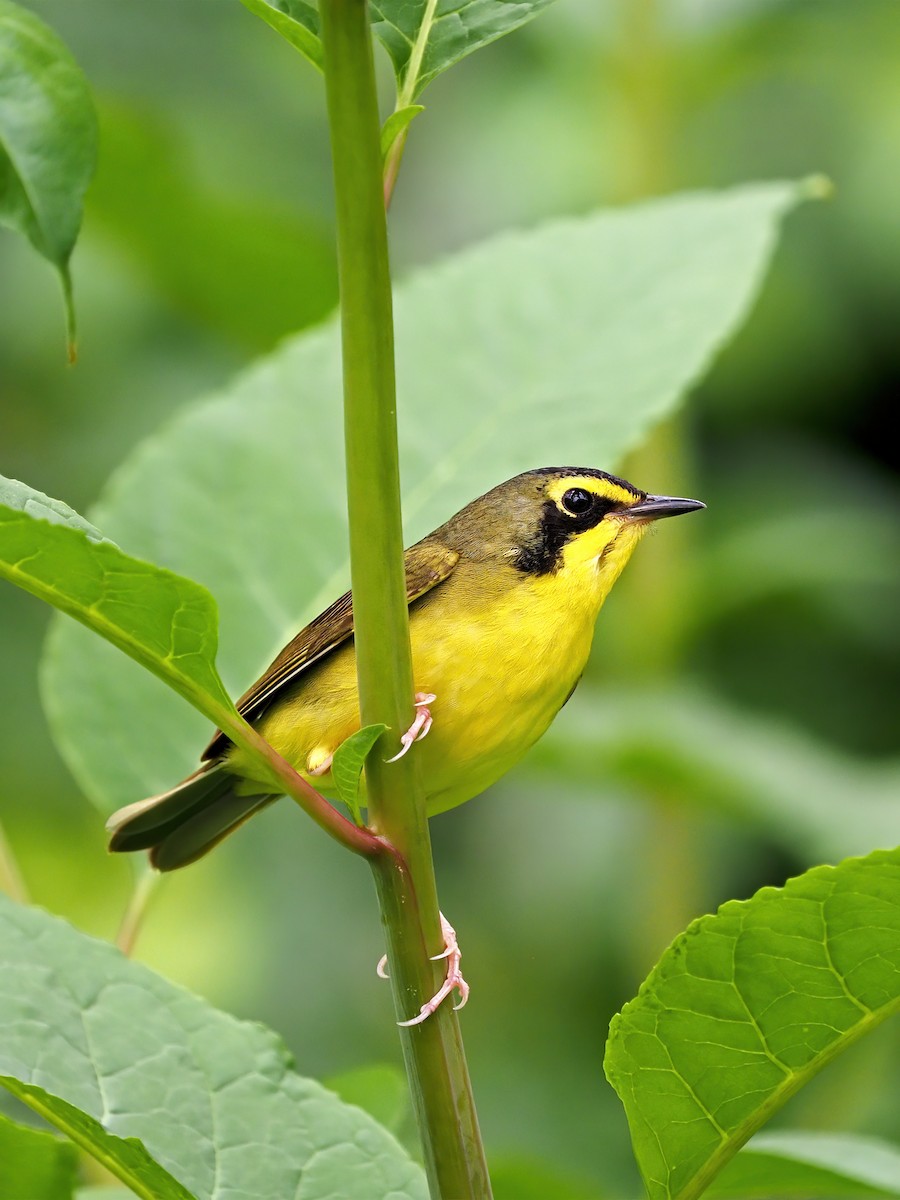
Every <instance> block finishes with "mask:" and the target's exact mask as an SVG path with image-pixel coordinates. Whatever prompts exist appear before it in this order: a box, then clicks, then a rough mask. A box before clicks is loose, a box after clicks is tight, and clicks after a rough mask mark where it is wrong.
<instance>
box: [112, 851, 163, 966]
mask: <svg viewBox="0 0 900 1200" xmlns="http://www.w3.org/2000/svg"><path fill="white" fill-rule="evenodd" d="M161 879H162V876H161V875H160V873H159V872H158V871H154V870H153V868H152V867H151V866H150V865H149V864H148V863H145V864H144V865H143V866H142V867H141V868H140V870H139V871H137V872H136V873H135V879H134V887H133V888H132V890H131V896H130V897H129V899H128V907H127V908H126V909H125V913H124V915H123V917H122V923H121V925H120V926H119V932H118V933H117V934H116V945H117V946H118V947H119V949H120V950H121V951H122V953H123V954H124V955H125V956H126V957H128V958H130V957H131V955H132V953H133V952H134V947H135V943H136V942H137V939H138V935H139V934H140V932H141V929H142V928H143V925H144V918H145V917H146V915H147V907H148V905H149V904H150V900H151V898H152V896H153V893H154V892H155V891H156V887H157V884H158V883H159V881H160V880H161Z"/></svg>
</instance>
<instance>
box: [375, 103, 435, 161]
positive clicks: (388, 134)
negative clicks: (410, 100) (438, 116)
mask: <svg viewBox="0 0 900 1200" xmlns="http://www.w3.org/2000/svg"><path fill="white" fill-rule="evenodd" d="M424 111H425V105H424V104H407V105H406V107H405V108H398V109H396V110H395V111H394V112H392V113H391V115H390V116H389V117H388V119H387V120H386V121H385V123H384V124H383V125H382V127H381V157H382V158H387V156H388V154H389V153H390V151H391V147H392V146H393V144H394V142H396V140H397V138H398V137H399V136H400V134H401V133H403V131H404V130H405V129H408V128H409V123H410V121H412V120H413V118H414V117H417V116H418V115H419V113H422V112H424Z"/></svg>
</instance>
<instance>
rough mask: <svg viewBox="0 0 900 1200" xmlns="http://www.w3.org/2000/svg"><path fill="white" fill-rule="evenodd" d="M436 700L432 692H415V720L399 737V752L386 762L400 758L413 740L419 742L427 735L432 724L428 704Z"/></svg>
mask: <svg viewBox="0 0 900 1200" xmlns="http://www.w3.org/2000/svg"><path fill="white" fill-rule="evenodd" d="M435 700H437V696H435V695H434V694H433V693H432V692H416V703H415V707H416V708H417V709H418V712H417V713H416V717H415V720H414V721H413V723H412V725H410V727H409V729H407V731H406V733H404V734H403V736H402V737H401V738H400V744H401V750H400V753H399V754H395V755H394V757H393V758H389V759H388V760H387V761H388V762H396V761H397V759H398V758H402V757H403V755H404V754H405V753H406V752H407V750H408V749H409V748H410V746H411V745H412V744H413V742H421V740H422V739H423V738H426V737H428V731H429V729H430V728H431V726H432V722H433V718H432V716H431V710H430V709H429V707H428V705H429V704H433V703H434V702H435Z"/></svg>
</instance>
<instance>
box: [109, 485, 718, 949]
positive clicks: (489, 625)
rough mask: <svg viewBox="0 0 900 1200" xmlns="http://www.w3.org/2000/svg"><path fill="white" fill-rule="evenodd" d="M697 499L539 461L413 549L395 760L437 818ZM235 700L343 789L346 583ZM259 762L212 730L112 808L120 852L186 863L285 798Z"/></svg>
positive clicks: (351, 708)
mask: <svg viewBox="0 0 900 1200" xmlns="http://www.w3.org/2000/svg"><path fill="white" fill-rule="evenodd" d="M702 508H705V505H704V504H703V503H702V502H701V501H699V500H689V499H685V498H683V497H677V496H663V495H655V494H652V493H648V492H645V491H643V490H642V489H641V488H638V487H635V486H634V484H631V483H628V482H627V481H626V480H624V479H621V478H619V477H617V476H615V475H612V474H609V473H608V472H606V471H601V470H597V469H595V468H591V467H539V468H537V469H535V470H531V471H525V472H523V473H522V474H520V475H516V476H515V477H514V478H512V479H509V480H507V481H506V482H504V483H501V484H499V485H498V486H497V487H494V488H492V489H491V490H490V491H488V492H486V493H485V494H484V495H483V496H479V497H478V498H477V499H476V500H473V501H472V502H471V503H470V504H467V505H466V506H465V508H463V509H461V510H460V511H459V512H458V513H456V515H455V516H453V517H451V518H450V519H449V520H448V521H447V522H445V523H444V524H443V525H441V526H440V527H439V528H438V529H436V530H435V531H434V532H433V533H431V534H429V535H428V536H427V537H425V538H423V539H422V540H421V541H419V542H417V543H416V544H415V545H413V546H411V547H410V548H409V549H408V550H407V551H406V552H405V555H404V562H405V570H406V594H407V602H408V605H409V633H410V643H411V649H412V663H413V681H414V686H415V706H416V718H415V720H414V722H413V724H412V725H411V727H410V728H409V729H408V730H406V731H404V732H403V733H402V736H401V750H400V754H399V755H397V756H396V757H400V756H401V755H403V754H405V753H407V752H408V751H409V750H410V749H411V747H412V746H413V745H414V744H415V745H416V751H415V752H416V753H417V754H418V755H420V763H421V777H422V779H423V780H424V787H425V795H426V806H427V813H428V815H429V816H433V815H435V814H437V813H441V812H444V811H446V810H448V809H451V808H454V807H456V806H457V805H459V804H462V803H463V802H464V801H467V800H470V799H471V798H473V797H474V796H477V795H480V794H481V793H482V792H484V791H485V790H486V789H487V788H489V787H490V786H491V785H492V784H493V783H495V782H496V781H497V780H498V779H500V778H501V776H503V775H505V774H506V772H507V771H509V770H510V768H512V767H513V766H514V765H515V764H516V763H517V762H518V761H519V760H520V759H521V758H522V757H523V756H524V754H525V753H526V752H527V751H528V750H529V748H530V747H531V746H532V745H533V744H534V743H535V742H536V741H537V740H538V739H539V738H540V737H541V735H542V734H543V733H544V732H545V731H546V730H547V728H548V726H549V725H550V723H551V722H552V721H553V719H554V717H555V716H556V715H557V713H558V712H559V711H560V709H561V708H562V707H563V705H564V704H566V702H567V701H568V699H569V698H570V697H571V695H572V693H573V692H574V691H575V688H576V687H577V685H578V682H579V680H580V678H581V675H582V673H583V672H584V669H585V666H586V664H587V660H588V655H589V653H590V649H591V643H592V640H593V636H594V625H595V623H596V620H597V616H598V614H599V612H600V608H601V606H602V605H603V602H604V600H605V599H606V597H607V596H608V595H609V592H610V590H611V588H612V586H613V584H614V583H615V582H616V580H617V579H618V577H619V575H620V574H621V572H622V570H623V568H624V567H625V565H626V563H627V562H628V560H629V558H630V557H631V554H632V552H633V551H634V549H635V547H636V546H637V544H638V542H639V541H640V540H641V537H642V536H643V534H644V533H645V532H646V530H647V528H648V527H649V525H650V524H651V523H652V522H654V521H657V520H659V519H661V518H664V517H674V516H678V515H681V514H684V513H689V512H693V511H695V510H698V509H702ZM237 710H238V712H239V713H240V714H241V715H242V716H243V717H244V718H245V719H246V720H247V721H249V722H250V723H251V724H252V725H253V726H254V727H255V728H256V730H257V731H258V732H259V733H260V734H261V735H262V737H263V738H265V740H266V741H267V742H269V744H270V745H271V746H273V747H274V749H275V750H276V751H277V752H278V753H279V754H280V755H281V756H282V757H283V758H285V759H286V760H287V761H288V762H289V763H290V764H291V766H292V767H294V769H295V770H296V771H297V772H298V773H299V774H300V775H302V776H303V777H304V778H306V779H307V780H308V781H309V782H310V783H312V784H313V785H314V786H315V787H316V788H317V790H319V791H320V792H321V793H322V794H323V795H325V796H326V797H327V798H329V799H332V800H333V799H335V798H336V792H335V790H334V787H333V783H332V778H331V763H332V759H333V756H334V753H335V751H336V750H337V749H338V747H339V746H340V745H341V743H342V742H343V741H345V740H346V738H348V737H350V736H351V735H352V734H353V733H354V732H355V731H356V730H358V729H359V728H360V715H359V698H358V693H357V683H356V659H355V650H354V643H353V607H352V596H351V593H349V592H348V593H346V594H345V595H343V596H341V597H340V599H338V600H336V601H335V603H334V604H332V605H331V606H330V607H329V608H326V609H325V611H324V612H322V613H321V614H320V615H319V616H318V617H316V618H315V619H314V620H313V621H312V622H311V623H310V624H309V625H307V626H306V627H305V628H304V629H302V630H301V631H300V633H298V634H297V635H296V637H294V638H293V640H292V641H290V642H289V643H288V644H287V646H285V648H284V649H283V650H282V651H281V653H280V654H279V655H278V656H277V657H276V658H275V660H274V661H273V662H272V664H271V665H270V666H269V668H268V669H267V670H266V671H265V673H264V674H263V675H262V676H261V677H260V679H259V680H257V682H256V683H254V684H253V686H252V687H251V688H250V689H249V690H248V691H247V692H245V694H244V695H243V696H242V697H241V699H240V700H238V702H237ZM255 770H256V771H257V772H258V770H259V768H256V767H255V764H254V760H253V759H252V758H251V756H250V755H249V754H248V753H246V752H245V751H243V750H241V749H239V748H238V747H236V746H235V745H234V744H233V743H232V742H231V741H230V740H229V739H228V737H227V736H226V735H225V734H224V733H222V732H221V731H218V730H217V731H216V733H215V734H214V736H213V738H212V740H211V741H210V743H209V745H208V746H207V747H206V749H205V750H204V752H203V754H202V755H201V766H200V767H199V769H198V770H196V771H195V772H194V773H193V774H192V775H189V776H188V777H187V779H185V780H183V781H182V782H181V783H179V784H177V785H176V786H175V787H174V788H172V789H171V790H170V791H167V792H165V793H163V794H162V795H158V796H152V797H150V798H149V799H146V800H141V801H138V802H137V803H135V804H130V805H127V806H126V807H124V808H122V809H119V810H118V811H117V812H116V813H114V814H113V815H112V817H111V818H110V820H109V822H108V829H109V831H110V834H111V837H110V843H109V845H110V850H112V851H115V852H129V851H137V850H149V851H150V861H151V863H152V865H153V866H154V867H156V868H157V869H158V870H160V871H172V870H175V869H177V868H180V867H183V866H187V865H188V864H189V863H192V862H194V861H196V860H197V859H198V858H200V857H201V856H203V855H204V854H206V853H207V852H208V851H210V850H211V849H213V847H214V846H216V845H217V844H218V843H219V842H220V841H221V840H222V839H223V838H224V837H226V836H227V835H228V834H230V833H232V832H233V831H234V830H236V829H237V828H238V827H239V826H240V825H242V824H243V823H244V821H246V820H247V819H248V818H249V817H251V816H253V815H254V814H255V813H257V812H259V811H260V810H261V809H263V808H265V807H266V806H267V805H269V804H270V803H272V802H273V801H274V800H277V799H278V796H277V795H274V794H273V793H272V788H271V782H269V781H266V780H264V779H262V778H259V777H255V775H254V771H255ZM364 787H365V784H364V782H363V791H364ZM449 928H450V927H449V926H447V929H449ZM450 932H451V933H452V930H451V931H450ZM445 933H446V930H445Z"/></svg>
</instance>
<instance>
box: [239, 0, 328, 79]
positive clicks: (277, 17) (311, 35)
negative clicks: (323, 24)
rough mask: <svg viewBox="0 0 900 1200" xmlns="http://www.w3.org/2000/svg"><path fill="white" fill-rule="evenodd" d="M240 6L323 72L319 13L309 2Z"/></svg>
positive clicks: (257, 0)
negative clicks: (269, 26)
mask: <svg viewBox="0 0 900 1200" xmlns="http://www.w3.org/2000/svg"><path fill="white" fill-rule="evenodd" d="M241 4H243V6H244V8H247V9H249V10H250V12H252V13H254V14H255V15H256V16H257V17H259V18H260V19H261V20H263V21H265V23H266V24H267V25H271V27H272V28H273V29H274V30H275V32H276V33H280V34H281V36H282V37H283V38H284V39H285V41H287V42H290V44H291V45H292V46H293V47H294V49H295V50H299V51H300V53H301V54H302V55H303V57H304V58H306V59H308V60H309V61H310V62H311V63H312V65H313V66H314V67H317V68H318V69H319V70H320V71H321V70H322V69H323V66H322V63H323V59H322V43H321V41H320V40H319V13H318V11H317V9H316V6H315V5H314V4H311V3H310V2H309V0H241Z"/></svg>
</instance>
